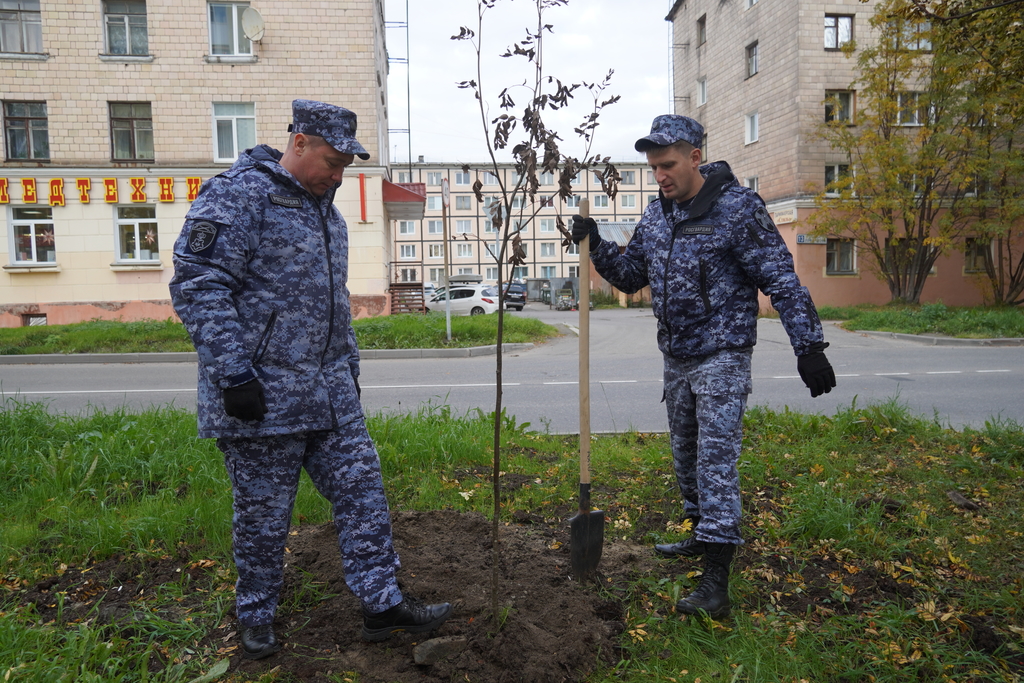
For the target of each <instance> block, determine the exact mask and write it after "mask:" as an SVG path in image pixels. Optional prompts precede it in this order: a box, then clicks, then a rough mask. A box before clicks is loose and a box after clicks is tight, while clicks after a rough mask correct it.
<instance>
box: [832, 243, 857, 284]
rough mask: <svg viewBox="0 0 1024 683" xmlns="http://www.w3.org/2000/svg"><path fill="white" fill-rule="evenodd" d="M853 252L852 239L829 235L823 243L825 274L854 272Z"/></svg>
mask: <svg viewBox="0 0 1024 683" xmlns="http://www.w3.org/2000/svg"><path fill="white" fill-rule="evenodd" d="M855 254H856V251H855V250H854V248H853V240H851V239H833V238H831V237H830V238H829V239H828V241H827V242H826V243H825V274H826V275H852V274H854V273H856V272H857V270H856V265H857V264H856V258H855Z"/></svg>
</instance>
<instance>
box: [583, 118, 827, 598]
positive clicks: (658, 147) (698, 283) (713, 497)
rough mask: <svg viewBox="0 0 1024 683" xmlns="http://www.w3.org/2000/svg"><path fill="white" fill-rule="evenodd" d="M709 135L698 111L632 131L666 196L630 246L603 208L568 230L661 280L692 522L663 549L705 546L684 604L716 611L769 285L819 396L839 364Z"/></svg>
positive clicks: (610, 269)
mask: <svg viewBox="0 0 1024 683" xmlns="http://www.w3.org/2000/svg"><path fill="white" fill-rule="evenodd" d="M703 135H704V129H703V127H702V126H701V125H700V124H699V123H698V122H697V121H694V120H693V119H691V118H688V117H686V116H678V115H667V116H659V117H657V118H656V119H654V123H653V124H652V126H651V133H650V135H648V136H647V137H644V138H641V139H640V140H638V141H637V142H636V145H635V147H636V150H637V151H638V152H646V154H647V161H648V163H649V164H650V167H651V169H652V170H653V172H654V177H655V180H656V181H657V182H658V185H659V186H660V196H659V200H660V201H656V202H651V204H650V205H649V206H648V207H647V210H646V211H645V212H644V215H643V218H641V219H640V222H639V223H638V224H637V226H636V230H635V232H634V233H633V238H632V240H630V242H629V245H628V246H627V247H626V250H625V252H624V253H622V254H620V253H619V249H618V247H617V246H616V245H615V244H614V243H612V242H610V241H609V242H605V241H602V239H601V236H600V233H599V231H598V228H597V223H595V222H594V220H593V219H590V218H587V219H584V218H582V217H580V216H574V217H573V232H572V235H573V240H574V241H575V242H576V243H577V244H579V243H580V242H581V241H583V239H584V238H585V237H587V236H589V237H590V255H591V259H592V260H593V263H594V266H595V267H596V268H597V271H598V272H599V273H600V274H601V275H602V276H603V277H604V278H605V279H606V280H607V281H608V282H610V283H611V284H612V285H614V286H615V287H617V288H618V289H620V290H622V291H624V292H626V293H632V292H635V291H637V290H639V289H641V288H643V287H645V286H647V285H650V287H651V303H652V308H653V310H654V315H655V317H656V318H657V319H658V346H659V348H660V349H661V351H662V353H663V354H664V358H665V401H666V404H667V406H668V419H669V428H670V430H671V442H672V453H673V459H674V464H675V473H676V479H677V481H678V483H679V489H680V491H681V492H682V496H683V500H684V510H685V514H686V516H687V518H688V519H690V520H691V521H692V522H693V524H694V528H695V532H694V535H693V537H691V538H688V539H686V540H684V541H682V542H679V543H669V544H663V545H657V546H655V550H656V552H658V553H659V554H660V555H663V556H667V557H699V556H701V555H703V556H704V561H705V570H704V574H703V576H702V578H701V582H700V585H699V586H698V587H697V588H696V590H694V591H693V593H692V594H690V595H689V596H687V597H685V598H683V599H682V600H680V601H679V602H678V603H677V605H676V608H677V609H678V610H679V611H680V612H684V613H686V614H696V613H697V612H699V611H703V612H706V613H708V614H710V615H711V616H712V617H714V618H720V617H724V616H727V615H728V614H729V611H730V604H729V588H728V586H729V584H728V577H729V567H730V564H731V562H732V557H733V554H734V551H735V549H736V546H737V545H739V544H741V543H743V539H742V537H741V536H740V488H739V473H738V471H737V462H738V461H739V456H740V446H741V443H742V440H743V433H742V429H743V411H744V409H745V408H746V402H747V394H749V393H750V390H751V376H750V360H751V354H752V351H753V346H754V344H755V342H756V341H757V312H758V299H757V292H758V290H759V289H760V290H761V291H762V292H764V293H765V294H767V295H768V296H770V297H771V301H772V305H773V306H774V307H775V309H776V310H777V311H778V312H779V315H780V317H781V319H782V324H783V326H784V327H785V329H786V332H787V333H788V335H789V338H790V342H791V343H792V345H793V351H794V352H795V354H796V356H797V368H798V370H799V372H800V376H801V378H803V381H804V382H805V383H806V384H807V386H808V387H809V388H810V390H811V396H819V395H821V394H822V393H826V392H829V391H831V390H832V387H834V386H835V373H834V372H833V371H832V366H831V365H830V364H829V362H828V360H827V359H826V358H825V354H824V353H823V351H824V349H825V347H826V346H828V345H827V344H826V343H825V342H824V341H823V335H822V329H821V322H820V321H819V320H818V314H817V312H816V310H815V308H814V304H813V303H812V302H811V297H810V295H809V293H808V292H807V290H806V289H805V288H804V287H802V286H801V285H800V281H799V279H798V278H797V276H796V273H795V272H794V270H793V258H792V256H791V254H790V253H789V250H788V249H787V248H786V244H785V242H783V240H782V236H781V235H780V234H779V232H778V230H777V229H776V227H775V224H774V223H773V222H772V219H771V218H770V217H769V215H768V212H767V211H766V210H765V206H764V202H763V201H762V200H761V198H760V197H759V196H758V195H757V194H756V193H755V192H753V191H752V190H750V189H748V188H745V187H741V186H740V185H739V183H737V182H736V178H735V177H734V176H733V174H732V171H731V170H730V169H729V165H728V164H726V163H725V162H722V161H719V162H715V163H711V164H707V165H705V166H701V165H700V162H701V152H700V146H701V141H702V137H703Z"/></svg>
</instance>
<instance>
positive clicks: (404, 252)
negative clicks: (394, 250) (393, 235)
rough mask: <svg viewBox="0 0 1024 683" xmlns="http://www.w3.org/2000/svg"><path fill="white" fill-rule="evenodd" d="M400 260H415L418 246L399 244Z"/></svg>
mask: <svg viewBox="0 0 1024 683" xmlns="http://www.w3.org/2000/svg"><path fill="white" fill-rule="evenodd" d="M398 248H399V252H398V253H399V258H403V259H414V258H416V245H415V244H399V245H398Z"/></svg>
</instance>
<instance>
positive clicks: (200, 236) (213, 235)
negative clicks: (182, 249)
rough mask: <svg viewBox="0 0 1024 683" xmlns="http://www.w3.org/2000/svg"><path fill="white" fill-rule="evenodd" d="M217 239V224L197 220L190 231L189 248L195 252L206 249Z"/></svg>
mask: <svg viewBox="0 0 1024 683" xmlns="http://www.w3.org/2000/svg"><path fill="white" fill-rule="evenodd" d="M216 241H217V226H216V225H214V224H213V223H210V222H209V221H197V222H195V223H193V224H192V227H191V228H190V229H189V231H188V248H189V250H190V251H191V252H192V253H193V254H198V253H199V252H201V251H206V250H207V249H209V248H210V247H212V246H213V243H214V242H216Z"/></svg>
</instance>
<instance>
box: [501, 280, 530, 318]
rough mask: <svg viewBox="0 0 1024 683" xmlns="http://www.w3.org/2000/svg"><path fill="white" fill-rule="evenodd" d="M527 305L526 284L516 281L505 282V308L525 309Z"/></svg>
mask: <svg viewBox="0 0 1024 683" xmlns="http://www.w3.org/2000/svg"><path fill="white" fill-rule="evenodd" d="M525 305H526V286H525V285H520V284H516V283H515V282H511V283H506V284H505V308H514V309H516V310H517V311H521V310H523V306H525Z"/></svg>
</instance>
